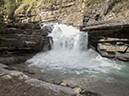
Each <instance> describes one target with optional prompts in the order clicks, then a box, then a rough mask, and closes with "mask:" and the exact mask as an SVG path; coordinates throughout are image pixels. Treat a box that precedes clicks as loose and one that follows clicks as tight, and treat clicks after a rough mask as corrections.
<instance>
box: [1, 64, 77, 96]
mask: <svg viewBox="0 0 129 96" xmlns="http://www.w3.org/2000/svg"><path fill="white" fill-rule="evenodd" d="M5 68H8V66H6V65H3V64H0V96H10V95H11V96H76V93H75V92H74V91H73V90H72V89H71V88H68V87H62V86H59V85H54V84H50V83H46V82H44V81H41V80H38V79H35V78H31V77H29V76H27V75H25V74H24V73H22V72H19V71H14V70H7V69H5Z"/></svg>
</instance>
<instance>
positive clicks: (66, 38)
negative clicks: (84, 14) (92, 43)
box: [27, 23, 129, 82]
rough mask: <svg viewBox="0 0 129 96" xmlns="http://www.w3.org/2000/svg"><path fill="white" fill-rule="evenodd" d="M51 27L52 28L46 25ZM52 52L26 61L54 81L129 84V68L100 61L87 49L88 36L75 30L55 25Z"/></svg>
mask: <svg viewBox="0 0 129 96" xmlns="http://www.w3.org/2000/svg"><path fill="white" fill-rule="evenodd" d="M44 26H49V24H47V25H44ZM53 27H54V29H53V31H52V33H49V36H52V38H53V41H54V44H53V45H52V50H50V51H47V52H40V53H38V54H36V55H35V56H34V57H33V58H31V59H29V60H27V63H29V66H30V67H33V66H35V67H38V68H40V70H41V72H42V73H43V74H45V73H46V74H47V75H51V76H53V77H54V78H74V77H78V78H81V77H95V78H99V79H104V80H108V81H112V82H116V81H125V80H127V81H128V80H129V74H128V73H129V64H128V63H125V62H122V61H117V60H110V59H107V58H103V57H101V56H100V55H99V54H98V53H97V52H95V51H93V50H92V49H87V43H88V34H87V33H86V32H80V31H79V30H78V29H76V28H74V27H72V26H66V25H62V24H57V23H56V24H53Z"/></svg>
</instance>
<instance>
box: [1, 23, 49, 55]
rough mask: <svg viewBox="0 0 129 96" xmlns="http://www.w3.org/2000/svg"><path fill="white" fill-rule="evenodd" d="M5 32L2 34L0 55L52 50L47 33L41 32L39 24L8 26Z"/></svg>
mask: <svg viewBox="0 0 129 96" xmlns="http://www.w3.org/2000/svg"><path fill="white" fill-rule="evenodd" d="M6 26H7V29H6V30H5V32H3V33H0V35H1V36H2V37H4V38H5V39H4V40H0V55H2V56H11V55H13V56H14V54H18V55H19V54H26V53H34V52H39V51H47V50H50V43H49V40H50V38H49V37H47V31H46V30H41V26H40V24H39V23H38V22H32V23H17V24H15V25H13V24H7V25H6Z"/></svg>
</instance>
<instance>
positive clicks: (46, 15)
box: [14, 0, 84, 28]
mask: <svg viewBox="0 0 129 96" xmlns="http://www.w3.org/2000/svg"><path fill="white" fill-rule="evenodd" d="M39 1H40V2H38V1H37V2H36V3H33V4H32V3H31V2H30V3H23V4H21V5H20V6H19V7H18V8H17V9H16V10H15V12H14V13H15V14H14V15H15V19H16V22H18V23H24V22H26V23H27V22H33V21H40V22H59V23H63V24H67V25H73V26H76V27H78V28H79V26H80V25H82V20H83V8H84V4H83V6H82V1H80V0H52V1H50V0H46V1H42V0H39ZM23 7H24V8H23Z"/></svg>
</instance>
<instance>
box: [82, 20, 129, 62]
mask: <svg viewBox="0 0 129 96" xmlns="http://www.w3.org/2000/svg"><path fill="white" fill-rule="evenodd" d="M81 30H82V31H88V34H89V38H88V39H89V48H92V49H94V50H96V51H97V52H99V53H100V54H101V55H102V56H104V57H108V58H115V59H119V60H122V61H129V19H126V20H125V22H121V20H114V21H113V20H110V21H103V22H97V23H94V24H92V25H91V24H89V25H87V27H83V28H81Z"/></svg>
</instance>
